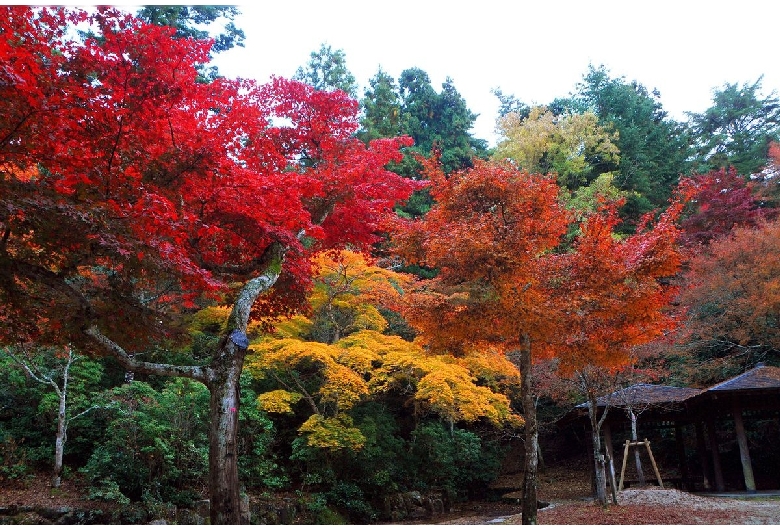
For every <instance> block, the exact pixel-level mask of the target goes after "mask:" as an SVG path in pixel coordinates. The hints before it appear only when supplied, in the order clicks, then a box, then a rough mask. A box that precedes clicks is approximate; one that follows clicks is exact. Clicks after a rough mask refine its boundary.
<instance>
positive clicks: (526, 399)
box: [519, 334, 539, 524]
mask: <svg viewBox="0 0 780 530" xmlns="http://www.w3.org/2000/svg"><path fill="white" fill-rule="evenodd" d="M519 364H520V366H519V368H520V377H521V382H520V388H521V391H520V394H521V400H522V402H523V415H524V418H525V473H524V476H523V501H522V511H523V512H522V516H521V524H536V522H537V513H536V512H537V500H538V499H537V476H536V472H537V467H538V464H539V426H538V424H537V422H536V399H535V397H534V394H533V377H532V374H531V370H532V359H531V339H530V338H529V337H528V335H527V334H526V335H524V336H523V347H522V348H521V350H520V363H519Z"/></svg>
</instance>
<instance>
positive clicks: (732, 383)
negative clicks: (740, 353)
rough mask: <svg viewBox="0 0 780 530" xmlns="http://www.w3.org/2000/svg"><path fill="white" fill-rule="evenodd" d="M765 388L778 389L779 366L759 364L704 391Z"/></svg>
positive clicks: (779, 385)
mask: <svg viewBox="0 0 780 530" xmlns="http://www.w3.org/2000/svg"><path fill="white" fill-rule="evenodd" d="M765 389H780V368H778V367H776V366H764V365H763V364H759V365H757V366H756V367H755V368H753V369H752V370H748V371H747V372H745V373H744V374H741V375H738V376H736V377H732V378H731V379H729V380H727V381H723V382H722V383H718V384H717V385H715V386H711V387H710V388H708V389H707V390H706V392H707V393H710V392H716V393H717V392H733V391H742V390H765Z"/></svg>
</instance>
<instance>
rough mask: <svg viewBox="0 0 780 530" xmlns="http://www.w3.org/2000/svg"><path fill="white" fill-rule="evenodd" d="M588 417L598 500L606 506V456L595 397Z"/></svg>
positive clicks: (590, 405)
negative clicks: (602, 444)
mask: <svg viewBox="0 0 780 530" xmlns="http://www.w3.org/2000/svg"><path fill="white" fill-rule="evenodd" d="M588 416H589V418H590V427H591V429H590V431H591V435H592V437H593V461H594V462H595V466H596V468H595V472H596V500H597V501H598V503H599V504H601V505H602V506H606V505H607V472H606V467H605V465H604V455H603V454H602V452H601V423H600V422H599V421H598V405H597V403H596V398H595V396H594V397H591V398H590V399H589V400H588Z"/></svg>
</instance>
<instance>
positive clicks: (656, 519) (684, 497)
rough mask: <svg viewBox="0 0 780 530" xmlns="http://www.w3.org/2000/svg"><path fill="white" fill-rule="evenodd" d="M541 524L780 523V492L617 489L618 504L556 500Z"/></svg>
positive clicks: (475, 519) (490, 518) (497, 519)
mask: <svg viewBox="0 0 780 530" xmlns="http://www.w3.org/2000/svg"><path fill="white" fill-rule="evenodd" d="M538 520H539V524H554V525H564V524H578V525H584V524H613V525H618V524H620V525H626V524H636V525H638V524H678V525H680V524H697V525H698V524H706V525H716V524H717V525H723V524H737V525H745V524H767V525H768V524H780V497H753V498H750V499H749V500H746V499H745V498H729V497H703V496H700V495H694V494H691V493H686V492H683V491H678V490H674V489H661V488H658V487H648V488H644V489H629V490H624V491H621V492H620V493H619V494H618V505H617V506H612V505H610V506H608V507H607V508H600V507H598V506H596V505H595V504H594V502H593V501H592V500H572V499H565V500H561V501H553V502H552V504H551V505H550V507H548V508H545V509H542V510H539V513H538ZM437 524H458V525H483V524H520V514H519V513H515V514H510V515H496V514H479V515H477V514H474V515H470V516H467V517H459V518H454V519H450V520H447V521H441V522H438V523H437Z"/></svg>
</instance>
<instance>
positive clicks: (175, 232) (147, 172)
mask: <svg viewBox="0 0 780 530" xmlns="http://www.w3.org/2000/svg"><path fill="white" fill-rule="evenodd" d="M0 19H1V20H2V24H0V80H2V82H0V109H1V110H0V315H1V316H0V319H2V320H0V323H1V324H2V325H1V326H0V337H2V338H4V339H10V340H18V339H20V338H23V337H26V338H38V339H42V338H43V336H45V335H47V334H49V335H53V334H60V333H64V332H66V331H67V332H69V333H70V336H69V337H68V339H67V340H71V339H73V338H74V336H76V335H78V331H79V330H80V329H81V328H83V327H84V326H85V325H87V324H88V323H99V324H100V325H101V326H102V328H103V329H104V330H106V331H107V332H109V334H112V336H114V337H115V338H122V337H124V338H125V339H127V340H128V341H130V342H126V344H130V343H131V342H133V341H135V342H139V341H140V342H143V341H144V340H146V339H150V338H153V337H155V336H159V334H160V333H163V332H165V333H167V331H168V330H170V329H175V326H172V325H173V324H175V320H176V315H177V314H179V313H181V311H182V309H186V307H188V306H192V304H193V303H195V302H196V301H197V300H198V299H199V298H200V297H202V296H203V295H213V296H216V295H219V294H221V293H229V292H230V291H231V288H230V286H231V285H234V284H235V282H242V281H245V280H246V279H248V278H251V277H252V275H253V274H255V273H256V272H257V271H258V270H260V269H261V268H262V266H263V264H264V259H265V256H266V253H267V251H268V250H269V248H270V247H271V246H273V245H283V246H284V248H286V255H285V264H284V273H283V276H282V280H281V284H280V285H282V286H283V287H284V288H283V289H277V290H276V292H275V294H274V295H273V296H270V297H266V298H265V299H264V301H263V303H264V306H263V309H264V310H265V311H266V314H274V313H280V312H281V313H284V312H289V311H291V310H293V309H294V308H295V307H297V305H298V304H299V303H300V302H301V301H302V300H303V299H304V297H303V295H302V291H303V289H304V288H305V287H306V286H307V285H308V282H309V277H310V272H311V271H310V266H309V264H308V260H309V256H310V255H311V252H313V251H317V250H320V249H323V248H329V247H334V246H343V245H345V244H350V245H354V246H356V247H365V246H367V245H370V244H372V243H374V242H375V241H376V240H377V236H376V234H377V232H378V231H380V230H386V227H385V223H386V222H387V220H388V219H389V218H390V217H389V216H390V215H391V214H392V208H393V206H394V205H395V204H396V203H397V202H398V201H402V200H404V199H405V198H406V197H407V196H408V195H409V193H410V192H411V191H412V190H413V189H414V187H415V184H413V183H412V182H410V181H408V180H406V179H403V178H401V177H399V176H397V175H395V174H393V173H391V172H389V171H387V170H386V169H385V165H386V164H387V163H388V162H389V161H392V160H396V161H397V160H399V159H400V158H399V157H400V154H399V148H400V147H402V146H405V145H409V144H410V140H409V139H385V140H376V141H374V142H372V143H371V145H369V146H368V147H366V146H365V145H364V144H363V143H361V142H360V141H358V140H357V139H356V138H354V133H355V132H356V130H357V128H358V116H357V111H358V105H357V103H356V102H355V101H353V100H351V99H349V98H348V97H347V96H346V95H345V94H343V93H341V92H332V93H329V92H320V91H316V90H314V89H313V88H311V87H309V86H307V85H305V84H302V83H299V82H296V81H289V80H285V79H273V80H272V81H271V82H270V83H268V84H266V85H262V86H261V85H258V84H256V83H254V82H252V81H247V80H236V81H232V80H225V79H220V80H217V81H214V82H213V83H209V84H203V83H197V82H196V81H195V79H196V75H197V71H196V68H195V66H196V64H197V63H202V62H206V61H207V58H208V51H209V48H210V46H211V43H210V42H208V41H195V40H192V39H174V38H173V33H174V30H173V29H171V28H164V27H159V26H155V25H149V24H145V23H143V22H141V21H139V20H137V19H135V18H133V17H131V16H129V15H126V14H122V13H120V12H118V11H115V10H112V9H99V10H97V12H96V13H95V14H94V15H91V16H89V17H88V16H87V15H86V14H85V13H82V12H79V11H76V12H69V11H66V10H64V9H32V8H29V7H25V6H4V7H2V11H0ZM78 21H89V22H90V23H91V24H92V28H93V30H94V31H96V33H97V34H98V35H99V36H100V37H101V38H99V39H98V38H87V39H86V40H84V41H83V42H75V41H70V40H68V38H67V36H66V33H65V26H66V23H68V22H74V23H75V22H78ZM304 233H305V235H306V237H307V245H306V246H304V244H303V243H302V239H303V238H301V237H300V236H301V234H304ZM54 323H56V324H57V325H56V326H54V325H53V324H54ZM55 328H56V329H55ZM55 332H56V333H55ZM48 340H52V341H57V340H65V339H63V338H60V339H57V338H56V337H51V336H49V338H48Z"/></svg>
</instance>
